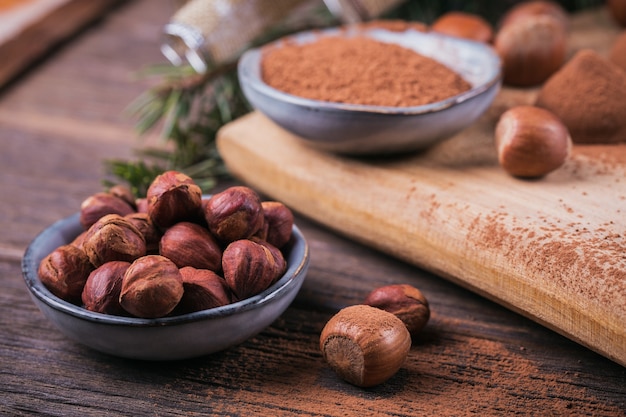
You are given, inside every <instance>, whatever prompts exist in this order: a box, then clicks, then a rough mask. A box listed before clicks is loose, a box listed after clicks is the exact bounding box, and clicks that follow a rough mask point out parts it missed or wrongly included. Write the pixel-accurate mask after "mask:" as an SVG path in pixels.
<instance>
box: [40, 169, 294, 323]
mask: <svg viewBox="0 0 626 417" xmlns="http://www.w3.org/2000/svg"><path fill="white" fill-rule="evenodd" d="M293 220H294V218H293V214H292V212H291V211H290V210H289V208H287V207H286V206H285V205H284V204H282V203H280V202H277V201H261V198H260V196H259V195H258V194H257V193H256V192H255V191H254V190H252V189H251V188H249V187H245V186H233V187H230V188H227V189H225V190H224V191H222V192H219V193H216V194H214V195H212V196H210V197H203V195H202V192H201V189H200V187H199V186H198V185H197V184H195V182H194V181H193V179H192V178H190V177H189V176H187V175H185V174H183V173H180V172H176V171H168V172H165V173H163V174H161V175H159V176H157V177H156V178H155V179H154V180H153V182H152V183H151V185H150V187H149V188H148V191H147V194H146V197H145V198H142V199H136V198H135V197H134V196H133V195H132V193H131V192H130V190H129V189H128V188H126V187H124V186H119V185H118V186H114V187H112V188H111V189H110V190H109V191H108V192H101V193H96V194H94V195H92V196H90V197H88V198H87V199H85V200H84V201H83V203H82V204H81V210H80V222H81V225H82V226H83V228H84V231H83V232H82V233H81V234H80V235H79V236H78V237H77V238H76V239H75V240H74V241H72V242H71V243H69V244H66V245H63V246H60V247H59V248H57V249H55V250H54V251H53V252H52V253H50V254H49V255H48V256H46V257H45V258H44V259H43V260H42V261H41V263H40V265H39V270H38V273H39V277H40V279H41V281H42V283H43V284H44V285H45V286H46V288H48V289H49V290H50V292H52V293H53V294H54V295H56V296H57V297H59V298H61V299H63V300H65V301H68V302H70V303H73V304H76V305H80V306H82V307H84V308H85V309H87V310H90V311H94V312H98V313H104V314H111V315H119V316H130V317H141V318H159V317H166V316H172V315H180V314H186V313H191V312H195V311H200V310H205V309H209V308H214V307H219V306H223V305H227V304H229V303H232V302H236V301H239V300H243V299H246V298H249V297H251V296H253V295H256V294H258V293H260V292H262V291H264V290H265V289H267V288H269V287H270V286H271V285H272V284H273V283H275V282H276V281H277V280H278V279H279V278H280V277H281V276H282V275H283V274H284V273H285V271H286V269H287V263H286V260H285V256H284V254H283V250H284V249H285V248H286V246H287V245H288V243H289V241H290V239H291V233H292V227H293Z"/></svg>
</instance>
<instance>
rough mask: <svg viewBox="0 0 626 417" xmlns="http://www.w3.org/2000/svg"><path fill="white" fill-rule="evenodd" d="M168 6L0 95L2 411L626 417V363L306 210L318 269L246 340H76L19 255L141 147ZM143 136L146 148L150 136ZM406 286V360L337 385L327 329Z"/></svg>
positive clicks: (136, 6)
mask: <svg viewBox="0 0 626 417" xmlns="http://www.w3.org/2000/svg"><path fill="white" fill-rule="evenodd" d="M170 7H171V5H170V2H167V1H159V2H155V1H149V0H144V1H137V2H132V3H130V4H128V5H126V6H124V7H121V8H119V9H117V10H116V11H115V12H114V13H112V14H110V15H108V16H107V17H106V18H105V19H104V20H103V21H102V22H101V23H99V24H98V25H96V26H94V27H93V28H91V29H90V30H89V31H87V32H85V33H83V34H81V36H80V37H79V38H77V39H74V40H73V41H72V42H71V43H69V44H67V45H66V46H65V47H64V48H63V49H62V50H60V51H58V52H57V53H56V54H55V55H54V56H52V57H50V58H49V59H47V60H46V61H44V62H42V63H41V64H40V65H38V66H37V67H36V68H33V69H32V70H31V71H29V73H27V74H25V75H24V76H23V77H21V78H20V79H19V81H18V82H16V83H14V84H12V85H11V88H10V89H9V90H6V91H5V92H4V93H3V95H2V96H0V173H1V180H0V226H1V227H2V234H1V237H0V390H1V394H0V415H11V416H15V415H18V416H19V415H53V416H61V415H63V416H102V415H128V416H131V415H132V416H166V415H167V416H190V415H191V416H193V415H224V416H226V415H228V416H233V415H235V416H244V415H276V416H288V415H299V416H313V415H326V416H343V415H362V416H367V415H382V416H415V415H510V414H518V415H598V416H620V415H625V414H626V369H625V368H623V367H621V366H619V365H616V364H615V363H614V362H611V361H609V360H608V359H605V358H603V357H601V356H599V355H597V354H595V353H593V352H591V351H589V350H587V349H585V348H583V347H581V346H580V345H577V344H576V343H574V342H571V341H569V340H567V339H565V338H563V337H561V336H559V335H557V334H556V333H554V332H552V331H550V330H547V329H546V328H544V327H541V326H540V325H538V324H536V323H533V322H531V321H530V320H527V319H525V318H523V317H521V316H519V315H517V314H515V313H513V312H511V311H509V310H506V309H505V308H503V307H501V306H499V305H497V304H495V303H492V302H490V301H488V300H486V299H484V298H482V297H480V296H477V295H475V294H473V293H471V292H469V291H467V290H464V289H462V288H460V287H458V286H456V285H454V284H452V283H450V282H447V281H446V280H444V279H442V278H440V277H437V276H434V275H432V274H429V273H427V272H425V271H422V270H420V269H418V268H416V267H414V266H411V265H408V264H405V263H403V262H401V261H398V260H395V259H392V258H390V257H388V256H386V255H383V254H381V253H378V252H376V251H374V250H372V249H370V248H367V247H364V246H361V245H359V244H355V243H354V242H351V241H349V240H347V239H345V238H343V237H340V236H338V235H336V234H334V233H332V232H331V231H329V230H326V229H324V228H323V227H321V226H319V225H317V224H315V223H313V222H311V221H309V220H307V219H304V218H302V217H298V219H297V222H298V224H299V226H300V227H301V229H302V231H303V233H304V234H305V236H306V237H307V239H308V242H309V244H310V247H311V255H312V259H311V267H310V270H309V274H308V276H307V278H306V280H305V282H304V284H303V287H302V290H301V291H300V293H299V294H298V296H297V298H296V299H295V301H294V303H293V304H292V305H291V306H290V308H289V309H288V310H287V311H286V312H285V313H284V314H283V315H282V316H281V317H280V318H279V319H278V320H277V321H276V322H275V323H273V324H272V325H271V326H270V327H268V328H267V329H266V330H265V331H263V332H262V333H261V334H259V335H258V336H256V337H254V338H252V339H250V340H248V341H246V342H245V343H243V344H241V345H239V346H237V347H234V348H231V349H228V350H226V351H224V352H221V353H217V354H214V355H211V356H207V357H201V358H197V359H192V360H185V361H179V362H158V363H151V362H141V361H131V360H125V359H120V358H116V357H111V356H107V355H103V354H100V353H97V352H94V351H93V350H90V349H88V348H85V347H83V346H81V345H79V344H76V343H74V342H73V341H70V340H68V339H67V338H66V337H64V336H63V335H62V334H61V333H60V332H58V331H57V330H56V329H55V328H54V327H53V326H52V325H51V324H50V322H49V321H47V320H46V318H45V317H44V316H43V314H42V313H40V312H39V311H38V309H37V307H36V306H35V305H34V303H33V302H32V301H31V300H30V296H29V294H28V291H27V290H26V287H25V285H24V283H23V280H22V277H21V270H20V261H21V254H22V253H23V251H24V249H25V248H26V246H27V244H28V243H29V242H30V240H32V238H33V237H34V236H35V235H36V234H37V233H38V232H39V231H40V230H41V229H43V228H44V227H46V226H47V225H49V224H50V223H52V222H53V221H55V220H57V219H59V218H62V217H65V216H67V215H69V214H71V213H73V212H75V211H77V210H78V206H79V204H80V202H81V201H82V200H83V199H84V198H85V197H86V196H88V195H89V194H92V193H93V192H95V191H99V190H100V189H101V183H100V181H101V180H102V178H103V176H104V171H103V168H102V161H103V160H104V159H107V158H117V157H132V150H133V148H136V147H137V146H141V145H142V144H143V143H144V140H140V139H138V138H137V137H136V136H135V135H134V133H133V131H132V126H131V121H130V120H128V119H126V118H125V117H124V116H123V115H122V113H123V109H124V107H125V106H126V105H127V104H128V103H129V102H130V101H131V100H132V99H133V98H134V97H136V95H137V94H139V93H140V92H141V91H143V89H144V88H145V87H146V84H145V83H144V82H138V81H136V80H135V79H134V77H133V72H134V71H136V70H138V69H140V68H141V67H143V65H145V64H146V63H150V62H157V61H160V60H162V58H161V57H160V54H159V52H158V44H159V33H160V28H161V26H162V24H163V23H165V22H166V21H167V18H168V16H169V13H170V12H171V9H170ZM148 140H150V139H148ZM397 282H406V283H410V284H413V285H415V286H416V287H418V288H420V289H421V290H422V291H423V293H424V294H425V295H426V297H427V298H428V300H429V302H430V304H431V308H432V311H433V315H432V319H431V321H430V323H429V325H428V326H427V327H426V329H425V331H424V332H423V333H422V335H421V336H420V337H419V338H418V339H417V340H416V341H415V342H414V345H413V347H412V349H411V352H410V354H409V358H408V360H407V363H406V364H405V366H404V367H403V368H402V369H401V370H400V371H399V373H398V374H396V375H395V376H394V377H393V378H392V379H391V380H389V381H388V382H387V383H385V384H383V385H381V386H378V387H375V388H372V389H360V388H356V387H353V386H350V385H348V384H346V383H344V382H342V381H341V380H339V379H338V378H337V376H336V375H335V374H334V373H333V372H332V371H331V370H330V369H329V368H328V367H327V366H326V364H325V363H324V361H323V359H322V357H321V354H320V352H319V348H318V343H319V333H320V331H321V329H322V327H323V326H324V324H325V322H326V321H327V320H328V318H330V316H331V315H332V314H334V313H335V312H336V311H337V310H338V309H340V308H341V307H343V306H346V305H350V304H355V303H358V302H360V301H361V300H362V299H363V298H364V297H365V295H366V294H367V293H368V292H369V291H370V290H371V289H373V288H374V287H377V286H380V285H384V284H389V283H397Z"/></svg>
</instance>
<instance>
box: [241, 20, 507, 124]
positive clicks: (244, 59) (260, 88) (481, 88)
mask: <svg viewBox="0 0 626 417" xmlns="http://www.w3.org/2000/svg"><path fill="white" fill-rule="evenodd" d="M373 31H382V32H394V31H389V30H386V29H382V28H376V29H369V30H364V31H361V32H360V33H362V34H365V35H366V36H367V35H368V34H369V33H370V32H373ZM408 31H414V32H417V31H415V29H408ZM338 33H342V29H338V28H329V29H322V30H319V29H318V30H309V31H303V32H299V33H295V34H293V35H288V36H285V37H283V38H280V39H278V40H276V41H273V42H270V43H268V44H265V45H263V46H260V47H256V48H251V49H249V50H247V51H246V52H244V53H243V54H242V56H241V58H240V60H239V63H238V76H239V79H240V82H241V83H242V84H244V83H245V84H246V85H247V86H248V87H249V88H251V89H254V90H256V91H257V92H258V93H260V94H262V95H265V96H268V97H269V98H272V99H274V100H277V101H281V102H285V103H288V104H292V105H296V106H301V107H304V108H312V109H315V110H316V111H320V112H324V111H328V112H331V111H344V112H348V113H357V114H381V115H387V116H407V115H421V114H428V113H434V112H437V111H441V110H445V109H448V108H450V107H452V106H455V105H457V104H460V103H463V102H465V101H467V100H470V99H472V98H474V97H476V96H479V95H481V94H482V93H484V92H485V91H487V90H489V89H490V88H491V87H493V86H494V85H496V84H498V83H499V82H500V81H501V79H502V71H501V70H498V71H494V75H493V77H491V78H490V79H489V80H487V81H486V82H484V83H482V84H479V85H476V86H473V87H472V88H471V89H469V90H467V91H464V92H462V93H460V94H457V95H454V96H452V97H448V98H446V99H445V100H441V101H437V102H434V103H429V104H424V105H420V106H406V107H401V106H398V107H392V106H372V105H365V104H348V103H339V102H331V101H323V100H313V99H308V98H304V97H299V96H296V95H293V94H289V93H286V92H284V91H281V90H278V89H276V88H274V87H271V86H270V85H268V84H266V83H265V82H264V81H263V79H262V77H260V76H257V70H258V67H257V66H255V67H254V68H253V67H252V66H253V64H255V63H256V64H258V65H260V63H261V59H262V54H263V51H264V50H265V49H269V48H272V47H276V46H279V45H281V44H284V43H286V42H289V41H290V40H292V39H293V40H296V41H298V40H300V39H302V38H307V37H308V38H311V39H314V37H318V38H319V37H321V36H333V35H334V34H338ZM420 33H423V34H424V36H428V37H432V38H439V39H446V40H448V41H450V42H456V43H459V44H463V43H466V44H470V45H474V47H476V46H478V45H480V46H481V47H482V45H483V43H481V42H477V41H472V40H469V39H463V38H458V37H453V36H449V35H444V34H440V33H436V32H432V31H429V32H420ZM300 43H306V41H305V42H301V41H300ZM484 49H485V51H486V53H487V54H489V55H491V59H492V60H493V62H494V64H496V65H497V66H498V68H499V67H500V66H501V61H500V58H499V57H498V55H497V54H496V53H495V51H493V50H491V49H489V48H487V47H485V48H484ZM258 72H260V71H258Z"/></svg>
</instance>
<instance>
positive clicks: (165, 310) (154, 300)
mask: <svg viewBox="0 0 626 417" xmlns="http://www.w3.org/2000/svg"><path fill="white" fill-rule="evenodd" d="M183 291H184V290H183V278H182V276H181V274H180V272H179V270H178V267H177V266H176V264H174V262H172V261H170V260H169V259H167V258H166V257H164V256H160V255H146V256H143V257H141V258H139V259H137V260H136V261H134V262H133V263H132V264H131V265H130V266H129V267H128V269H127V270H126V273H125V274H124V278H123V279H122V290H121V292H120V304H121V306H122V307H123V308H124V310H126V311H127V312H129V313H130V314H132V315H134V316H137V317H142V318H158V317H164V316H167V315H168V314H170V313H171V312H172V311H173V310H174V308H175V307H176V305H177V304H178V303H179V302H180V300H181V298H182V297H183Z"/></svg>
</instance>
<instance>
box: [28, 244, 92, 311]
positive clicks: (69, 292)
mask: <svg viewBox="0 0 626 417" xmlns="http://www.w3.org/2000/svg"><path fill="white" fill-rule="evenodd" d="M92 269H93V267H92V265H91V263H90V262H89V258H88V257H87V254H86V253H85V252H84V251H83V250H82V249H79V248H77V247H76V246H72V245H64V246H60V247H58V248H57V249H55V250H54V251H52V252H51V253H50V254H49V255H48V256H46V257H45V258H43V259H42V261H41V262H40V264H39V268H38V274H39V278H40V279H41V282H42V283H43V285H45V287H46V288H47V289H48V290H50V292H51V293H52V294H54V295H56V296H57V297H59V298H61V299H62V300H65V301H69V302H70V303H74V304H78V303H80V299H81V298H80V297H81V294H82V292H83V287H84V286H85V282H86V281H87V277H89V274H90V273H91V271H92Z"/></svg>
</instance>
